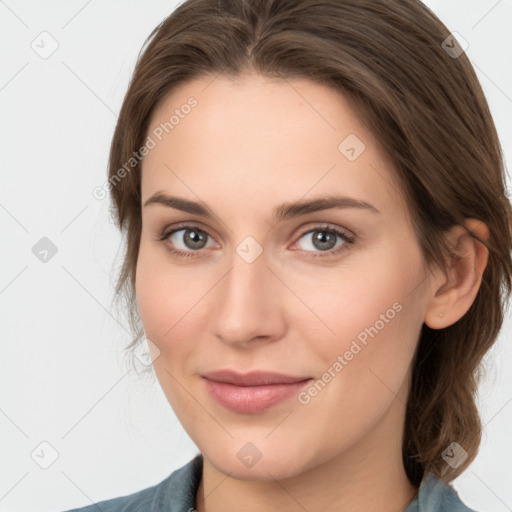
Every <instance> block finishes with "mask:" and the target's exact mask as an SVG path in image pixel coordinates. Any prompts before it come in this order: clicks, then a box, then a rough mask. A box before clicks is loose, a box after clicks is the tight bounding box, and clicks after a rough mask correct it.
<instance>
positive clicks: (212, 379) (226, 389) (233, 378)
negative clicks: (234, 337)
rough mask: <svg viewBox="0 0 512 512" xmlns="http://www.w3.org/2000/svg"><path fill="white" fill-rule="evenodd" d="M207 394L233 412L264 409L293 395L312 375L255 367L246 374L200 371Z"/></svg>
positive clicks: (254, 411)
mask: <svg viewBox="0 0 512 512" xmlns="http://www.w3.org/2000/svg"><path fill="white" fill-rule="evenodd" d="M201 377H202V379H203V381H204V382H205V385H206V388H207V390H208V392H209V393H210V396H211V397H212V398H213V399H214V400H215V401H216V402H217V403H219V404H220V405H222V406H223V407H225V408H226V409H229V410H231V411H234V412H239V413H257V412H263V411H266V410H268V409H270V408H271V407H274V406H275V405H277V404H279V403H281V402H283V401H285V400H287V399H288V398H291V397H292V396H294V395H296V394H297V393H298V392H299V391H300V390H301V389H302V388H303V387H304V386H305V385H306V384H307V383H309V382H310V381H311V380H312V378H311V377H302V376H292V375H284V374H281V373H273V372H262V371H254V372H250V373H246V374H241V373H237V372H234V371H232V370H222V371H215V372H209V373H205V374H202V375H201Z"/></svg>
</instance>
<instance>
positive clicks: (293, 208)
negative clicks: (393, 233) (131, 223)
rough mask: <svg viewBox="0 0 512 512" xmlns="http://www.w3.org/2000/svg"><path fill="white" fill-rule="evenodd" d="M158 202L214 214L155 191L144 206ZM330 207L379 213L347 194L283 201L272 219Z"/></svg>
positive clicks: (276, 219)
mask: <svg viewBox="0 0 512 512" xmlns="http://www.w3.org/2000/svg"><path fill="white" fill-rule="evenodd" d="M152 204H160V205H163V206H166V207H168V208H174V209H176V210H181V211H183V212H187V213H190V214H192V215H199V216H201V217H204V218H206V219H213V218H214V217H215V215H214V214H213V212H212V211H211V210H210V209H209V208H208V207H206V206H204V205H203V204H201V203H198V202H196V201H191V200H190V199H185V198H183V197H176V196H170V195H167V194H165V193H163V192H156V193H155V194H153V195H152V196H151V197H150V198H149V199H148V200H147V201H146V202H145V203H144V207H146V206H149V205H152ZM331 208H357V209H363V210H368V211H370V212H372V213H377V214H379V213H380V211H379V210H378V209H377V208H375V206H373V205H372V204H370V203H368V202H366V201H362V200H360V199H355V198H352V197H347V196H332V195H330V196H325V197H319V198H316V199H305V200H301V201H296V202H291V203H283V204H281V205H279V206H277V207H276V208H275V209H274V212H273V219H274V221H281V220H285V219H290V218H293V217H299V216H300V215H306V214H308V213H312V212H317V211H321V210H329V209H331Z"/></svg>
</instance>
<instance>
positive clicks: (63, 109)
mask: <svg viewBox="0 0 512 512" xmlns="http://www.w3.org/2000/svg"><path fill="white" fill-rule="evenodd" d="M426 3H427V5H428V6H429V7H431V8H432V9H433V10H434V12H435V13H436V14H437V15H438V16H439V17H440V18H441V20H442V21H443V22H444V23H445V24H446V25H447V26H448V27H449V28H450V30H452V31H454V32H457V33H458V34H460V35H461V36H462V37H463V38H464V40H466V41H467V43H468V44H469V47H468V48H467V50H466V51H467V54H468V55H469V57H470V59H471V61H472V62H473V64H474V66H475V69H476V71H477V74H478V76H479V78H480V80H481V83H482V86H483V88H484V91H485V93H486V95H487V98H488V101H489V103H490V107H491V111H492V113H493V115H494V119H495V122H496V125H497V128H498V132H499V134H500V138H501V141H502V145H503V148H504V151H505V157H506V162H507V163H508V164H509V165H510V162H511V159H512V59H511V58H510V49H511V48H512V1H511V0H500V1H496V0H471V1H468V0H429V1H427V2H426ZM176 5H177V2H176V1H175V0H171V1H164V0H153V1H152V2H143V1H142V0H139V1H135V0H130V1H127V0H124V1H121V0H107V1H105V0H104V1H101V2H100V1H99V0H89V1H86V0H80V1H77V0H73V1H70V0H67V1H63V0H52V1H40V0H38V1H35V0H24V1H21V0H0V141H1V142H0V151H1V160H0V169H1V171H0V172H1V178H2V181H1V187H0V228H1V240H2V242H1V246H2V249H1V251H0V254H1V267H0V314H1V323H0V329H1V332H0V336H1V337H0V340H1V349H0V350H1V352H0V354H1V355H0V511H13V512H15V511H29V510H30V511H32V512H38V511H61V510H66V509H68V508H72V507H78V506H85V505H88V504H91V503H92V502H97V501H101V500H104V499H108V498H113V497H117V496H122V495H126V494H131V493H133V492H135V491H137V490H140V489H143V488H145V487H149V486H152V485H154V484H156V483H158V482H160V481H161V480H163V479H164V478H165V477H167V476H168V475H169V474H170V473H171V472H172V471H173V470H175V469H177V468H179V467H181V466H182V465H184V464H185V463H186V462H188V461H189V460H190V459H191V458H192V457H193V456H194V455H195V453H196V447H195V446H194V444H193V443H192V442H191V440H190V439H189V438H188V436H187V434H186V433H185V432H184V431H183V429H182V428H181V425H180V424H179V423H178V421H177V419H176V417H175V416H174V414H173V412H172V410H171V408H170V406H169V405H168V403H167V401H166V399H165V397H164V395H163V393H162V391H161V389H160V387H159V385H158V383H157V382H156V380H155V381H151V380H148V379H141V378H140V377H139V376H138V375H137V374H136V373H135V372H134V371H129V370H128V366H127V363H126V362H125V361H124V356H123V355H122V353H121V350H122V348H123V347H124V346H126V344H127V343H128V342H129V341H130V339H131V338H130V334H129V330H128V324H127V321H126V318H123V317H122V316H119V315H116V314H114V312H113V310H112V308H111V307H110V304H111V300H112V296H113V285H114V282H115V277H116V272H115V271H116V269H117V268H118V265H119V263H120V258H121V250H120V249H121V245H120V244H121V237H120V235H119V233H118V232H117V231H116V229H115V227H114V226H113V224H112V222H111V219H110V216H109V199H108V198H106V199H103V200H98V199H95V198H94V197H93V195H92V190H93V189H94V187H97V186H99V185H102V184H103V183H104V182H105V179H106V169H107V157H108V151H109V145H110V141H111V136H112V133H113V130H114V126H115V122H116V118H117V113H118V112H119V109H120V106H121V102H122V99H123V96H124V94H125V92H126V88H127V85H128V80H129V78H130V76H131V73H132V71H133V68H134V65H135V61H136V58H137V55H138V52H139V50H140V48H141V46H142V44H143V42H144V40H145V38H146V37H147V36H148V35H149V33H150V32H151V30H152V29H153V28H154V27H155V26H156V25H157V24H158V23H159V22H160V21H162V20H163V18H164V17H165V16H167V15H168V14H170V13H171V12H172V11H173V9H174V8H175V7H176ZM42 33H43V34H42ZM42 38H44V44H43V43H41V40H42ZM440 44H441V41H440ZM43 47H44V48H43ZM52 50H54V51H53V53H52V54H51V55H45V54H44V52H45V51H46V52H50V51H52ZM42 239H43V240H42ZM37 244H39V245H37ZM41 247H44V248H45V249H44V250H47V251H48V253H47V255H48V256H47V261H46V262H43V261H41V259H40V258H39V257H38V256H37V254H38V251H37V249H38V248H39V249H40V248H41ZM511 325H512V322H511V316H510V313H509V315H508V317H507V319H506V322H505V325H504V328H503V331H502V333H501V336H500V338H499V341H498V343H497V344H496V346H495V347H494V349H493V350H492V352H491V353H490V354H489V357H487V358H486V367H487V376H486V379H485V381H484V383H483V385H482V387H481V390H480V394H479V404H480V410H481V413H482V418H483V423H484V425H485V427H484V430H483V441H482V445H481V449H480V452H479V454H478V456H477V458H476V460H475V461H474V463H473V464H472V465H471V466H470V467H469V469H468V470H467V471H466V472H465V473H464V474H463V475H462V476H461V477H459V478H458V479H456V480H455V481H454V487H455V488H456V489H457V490H458V492H459V493H460V495H461V496H462V498H463V500H464V501H465V503H466V504H467V505H468V506H470V507H471V508H474V509H476V510H478V511H480V512H491V511H493V512H505V511H506V510H511V507H512V486H511V485H510V483H511V482H512V469H511V464H510V461H511V460H512V447H511V442H510V432H511V431H512V429H511V427H512V404H511V401H512V376H511V372H510V370H507V369H510V368H511V367H512V349H511V345H510V338H511V336H510V335H511ZM43 466H47V467H46V468H45V467H43Z"/></svg>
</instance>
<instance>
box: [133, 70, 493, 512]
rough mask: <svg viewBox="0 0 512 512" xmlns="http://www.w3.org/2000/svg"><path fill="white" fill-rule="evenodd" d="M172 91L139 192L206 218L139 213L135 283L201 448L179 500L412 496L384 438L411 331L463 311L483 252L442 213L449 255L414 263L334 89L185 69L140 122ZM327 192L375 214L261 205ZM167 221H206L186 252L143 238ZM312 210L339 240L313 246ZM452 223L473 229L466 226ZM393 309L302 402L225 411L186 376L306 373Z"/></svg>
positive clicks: (396, 449) (157, 115) (377, 159)
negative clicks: (247, 453)
mask: <svg viewBox="0 0 512 512" xmlns="http://www.w3.org/2000/svg"><path fill="white" fill-rule="evenodd" d="M190 96H194V97H195V98H196V99H197V101H198V104H197V106H196V107H195V108H194V109H192V110H191V112H190V113H189V114H188V115H187V116H184V118H183V119H180V121H179V124H177V125H176V126H175V127H174V128H173V130H172V131H170V132H169V133H168V134H167V135H165V136H164V137H163V138H162V141H160V142H158V144H157V145H156V147H154V148H153V149H152V150H151V151H150V152H149V154H148V155H147V156H146V157H145V159H144V161H143V169H142V185H141V194H142V205H144V203H145V202H146V201H147V200H148V199H149V198H150V197H151V196H152V195H153V194H155V193H156V192H164V193H167V194H172V195H174V196H179V197H182V198H186V199H189V200H192V201H198V202H201V203H202V204H203V205H205V206H207V208H208V209H209V210H210V211H211V212H212V213H213V217H212V218H204V217H201V216H199V215H197V214H191V213H186V212H183V211H180V210H178V209H174V208H170V207H167V206H164V205H161V204H150V205H148V206H144V207H143V208H142V224H143V226H142V234H141V242H140V252H139V259H138V263H137V274H136V275H137V278H136V295H137V301H138V306H139V311H140V314H141V318H142V322H143V325H144V328H145V331H146V336H147V338H148V339H149V340H151V342H152V343H154V345H155V346H156V347H158V350H159V351H160V352H159V355H158V357H157V358H156V359H155V360H154V363H153V364H154V369H155V373H156V375H157V378H158V380H159V382H160V385H161V386H162V389H163V391H164V393H165V396H166V397H167V399H168V401H169V403H170V405H171V406H172V408H173V410H174V411H175V414H176V415H177V417H178V419H179V420H180V422H181V423H182V425H183V427H184V428H185V430H186V431H187V433H188V434H189V435H190V437H191V439H192V440H193V441H194V442H195V443H196V445H197V446H198V448H199V449H200V451H201V453H202V454H203V456H204V469H203V478H202V480H201V484H200V487H199V490H198V493H197V504H196V508H197V510H198V511H199V512H203V511H208V512H213V511H217V510H219V511H220V510H222V511H230V510H239V508H240V507H239V505H240V503H243V504H244V510H247V511H254V512H255V511H261V510H271V509H272V510H283V511H299V510H301V511H302V510H308V511H320V510H322V511H328V510H351V511H363V510H364V511H365V512H371V511H377V510H378V511H379V512H383V511H390V512H392V511H393V512H397V511H400V510H404V509H405V508H406V506H407V504H408V503H409V502H410V501H411V500H412V499H413V497H414V495H415V493H416V492H417V489H416V488H414V487H413V486H412V485H411V483H410V482H409V480H408V479H407V476H406V474H405V470H404V467H403V463H402V454H401V443H402V428H403V423H404V414H405V404H406V401H407V395H408V387H409V381H410V375H411V366H412V360H413V356H414V353H415V348H416V346H417V341H418V337H419V333H420V330H421V327H422V325H423V323H424V322H425V323H427V324H428V325H430V326H431V327H432V328H443V327H446V326H447V325H450V324H452V323H454V322H455V321H457V320H458V319H459V318H460V317H461V316H462V315H463V314H464V313H465V312H466V311H467V310H468V309H469V307H470V305H471V303H472V302H473V300H474V298H475V296H476V293H477V291H478V287H479V285H480V276H481V274H482V272H483V269H484V268H485V264H486V262H487V251H486V249H485V248H484V247H483V246H482V245H481V244H479V243H477V242H476V241H475V240H474V239H473V238H471V237H469V236H467V235H465V231H464V229H463V228H462V227H461V226H457V227H455V228H454V229H452V231H450V233H449V234H448V235H447V236H449V237H450V240H451V241H452V242H453V246H454V248H455V247H456V250H457V251H458V253H459V254H461V255H463V257H462V258H461V259H460V260H454V262H453V264H452V266H451V267H450V268H449V272H448V273H447V274H444V273H443V272H441V271H440V270H439V269H437V268H428V267H427V265H426V264H425V262H424V260H423V256H422V253H421V251H420V247H419V245H418V242H417V239H416V237H415V234H414V232H413V229H412V226H411V221H410V215H409V212H408V209H407V206H406V203H405V201H404V199H403V197H402V196H401V191H400V186H399V183H398V182H397V180H396V178H395V175H394V171H393V166H392V163H391V161H390V160H389V159H388V158H387V157H386V155H385V153H384V151H383V150H382V148H381V147H380V145H379V142H378V141H377V140H376V139H375V138H374V136H373V135H372V134H371V133H370V132H369V131H368V129H367V128H366V127H365V126H364V125H363V124H362V122H361V121H360V119H359V118H358V116H357V114H356V112H355V111H354V110H353V109H352V108H351V105H350V102H349V100H348V99H346V98H345V97H344V96H342V95H341V94H340V93H339V92H336V91H334V90H332V89H330V88H327V87H325V86H323V85H320V84H317V83H315V82H311V81H308V80H305V79H294V80H284V79H276V80H271V79H268V78H263V77H261V76H259V75H254V74H250V75H249V74H247V75H244V76H243V77H239V78H237V79H236V81H234V80H233V79H230V78H228V77H224V76H220V77H217V78H215V79H213V78H212V77H202V78H200V79H196V80H194V81H191V82H188V83H186V84H184V85H182V86H180V87H179V88H178V89H174V90H173V91H172V92H171V94H169V95H168V96H167V97H166V98H165V100H164V101H163V102H162V103H161V104H160V105H158V108H157V109H156V110H155V111H154V112H153V116H152V118H151V122H150V127H149V130H148V134H150V133H151V131H152V130H153V129H154V128H156V127H158V126H159V124H160V123H164V122H166V121H168V120H169V117H170V116H171V115H172V114H173V112H174V110H175V109H176V108H180V106H182V105H184V104H185V103H186V102H187V99H188V98H189V97H190ZM350 134H355V135H356V136H357V137H358V138H359V140H360V141H362V142H363V143H364V145H365V146H366V147H365V149H364V151H363V152H362V153H361V154H360V156H358V158H356V159H355V160H354V161H350V160H349V159H347V158H346V156H345V155H344V154H343V153H342V152H340V150H339V149H338V146H339V144H340V143H341V142H342V141H343V140H344V139H345V138H346V137H347V136H348V135H350ZM329 194H338V195H344V196H348V197H351V198H356V199H358V200H362V201H366V202H368V203H370V204H371V205H373V206H374V207H375V208H376V209H377V210H378V212H379V213H375V212H373V211H371V210H369V209H363V208H353V207H350V208H331V209H327V210H321V211H315V212H311V213H307V214H303V215H301V216H298V217H293V218H288V219H285V220H280V221H277V222H275V221H273V219H272V211H273V209H274V208H275V207H277V205H281V204H282V203H287V202H296V201H299V200H305V199H313V198H317V197H322V196H326V195H329ZM182 222H185V223H189V224H193V226H194V227H196V229H202V230H204V231H205V232H206V233H207V234H208V236H207V237H206V240H207V241H206V242H205V246H204V247H203V248H199V249H196V248H195V247H196V246H194V245H190V242H189V243H188V245H186V243H187V239H185V241H184V236H183V235H185V234H187V233H190V232H187V231H179V232H177V233H175V234H173V235H172V236H170V237H168V238H167V239H166V240H164V241H159V240H158V237H159V236H160V235H162V233H163V232H164V231H166V230H169V229H170V228H171V227H173V226H176V224H178V223H182ZM325 223H327V224H328V227H329V228H333V227H334V228H338V229H340V230H342V231H344V232H345V233H347V234H349V235H350V236H353V237H354V243H353V244H349V243H348V242H344V241H343V239H341V238H339V237H337V236H336V237H335V243H334V242H333V243H332V246H334V245H335V247H334V248H331V247H332V246H329V247H328V248H327V249H325V246H321V245H320V246H318V245H315V244H314V243H313V239H312V234H313V232H314V231H315V229H316V230H320V231H321V232H322V233H324V234H325V229H324V228H325ZM467 226H468V227H470V228H471V229H473V230H474V231H475V232H476V233H477V234H479V235H480V236H481V237H482V238H484V239H485V238H486V237H487V236H488V233H487V229H486V227H485V225H483V224H482V223H480V222H479V221H476V220H473V219H468V222H467ZM176 229H179V227H176ZM181 229H182V230H183V229H184V228H183V227H181ZM328 233H331V235H332V232H331V231H329V229H327V234H328ZM248 236H251V237H253V239H255V241H256V242H257V244H258V245H259V247H260V248H261V250H262V253H261V254H260V255H259V257H257V258H256V259H255V260H254V261H253V262H251V263H248V262H247V261H246V260H245V259H243V258H242V257H241V256H240V255H239V254H238V253H237V247H238V246H239V245H240V244H241V242H242V241H244V239H245V238H246V237H248ZM332 236H335V235H332ZM242 246H243V244H242ZM172 247H175V248H178V249H181V250H183V251H188V252H189V253H194V251H195V253H196V255H195V256H193V257H179V256H177V255H175V254H173V253H171V252H170V251H169V249H170V248H172ZM245 247H246V248H248V249H249V252H250V253H253V251H254V247H255V246H252V245H251V246H245ZM322 247H324V248H323V249H322ZM340 247H342V248H343V250H341V251H340V252H338V253H336V254H335V251H336V250H338V249H339V248H340ZM329 250H330V255H329V253H328V251H329ZM454 250H455V249H454ZM313 255H317V257H313ZM393 304H395V306H396V305H397V304H398V305H399V306H401V309H400V311H399V312H396V314H395V315H394V317H393V318H392V319H390V320H389V319H388V322H385V324H384V327H383V328H382V329H380V330H379V331H378V334H377V335H376V336H375V337H373V338H368V341H367V344H366V345H365V346H362V345H361V343H359V345H361V346H362V349H361V350H360V351H359V352H358V353H357V354H356V355H354V356H353V358H352V359H351V360H350V361H347V364H346V365H344V366H343V369H342V370H341V371H339V372H337V373H336V372H334V373H335V377H333V378H332V379H331V380H330V382H328V383H327V385H326V386H325V387H324V388H323V389H322V390H321V391H320V392H318V393H317V394H316V396H312V397H311V396H310V401H309V402H308V403H300V402H299V400H298V399H297V397H296V396H293V397H292V398H290V399H287V400H286V401H284V402H282V403H280V404H278V405H276V406H274V407H272V408H271V409H269V410H267V411H265V412H259V413H253V414H250V413H238V412H233V411H230V410H228V409H225V408H224V407H223V406H221V405H220V404H218V403H217V402H216V401H215V400H213V399H212V398H211V396H210V395H209V393H208V392H207V389H206V387H205V383H204V381H203V379H202V378H201V377H200V374H202V373H204V372H207V371H213V370H218V369H226V368H230V369H235V370H237V371H238V372H241V373H246V372H249V371H252V370H266V371H275V372H280V373H285V374H289V375H295V376H304V377H312V378H313V379H315V380H317V379H321V378H322V375H324V374H325V373H326V372H327V371H328V369H329V368H331V369H332V367H333V363H335V362H336V361H337V360H338V359H337V358H338V356H340V355H341V356H343V354H345V353H346V352H347V350H349V348H350V346H351V343H352V342H353V340H355V339H357V336H358V334H360V333H361V332H362V331H364V329H365V328H367V327H369V326H373V325H376V321H377V320H379V319H381V318H382V317H381V315H382V314H385V312H386V311H388V310H389V309H390V308H392V307H393V306H392V305H393ZM331 373H332V370H331ZM248 442H250V443H252V444H253V445H254V446H255V447H256V448H257V450H258V451H259V453H260V454H261V458H260V459H259V460H258V461H257V462H256V463H255V464H254V465H253V466H252V467H248V466H246V465H245V464H243V463H242V462H241V460H240V459H239V458H238V457H237V453H238V452H239V450H240V449H241V448H242V447H243V446H244V445H246V443H248Z"/></svg>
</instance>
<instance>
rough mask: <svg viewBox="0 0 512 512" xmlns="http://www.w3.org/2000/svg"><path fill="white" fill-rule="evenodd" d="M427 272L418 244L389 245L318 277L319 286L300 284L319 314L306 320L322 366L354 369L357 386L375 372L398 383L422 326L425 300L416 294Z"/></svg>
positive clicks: (353, 382) (372, 377)
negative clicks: (397, 246) (405, 246)
mask: <svg viewBox="0 0 512 512" xmlns="http://www.w3.org/2000/svg"><path fill="white" fill-rule="evenodd" d="M422 275H423V274H422V271H421V256H420V253H419V252H418V251H417V250H416V247H415V246H414V245H411V246H410V248H409V249H407V248H406V249H405V250H404V248H403V247H402V249H401V251H400V252H399V251H397V250H395V249H393V247H387V248H386V250H382V251H381V253H380V254H379V255H376V254H373V255H371V257H369V258H364V260H363V259H362V258H361V259H359V260H358V261H357V263H354V265H352V266H350V267H348V266H346V267H340V270H339V272H337V273H336V274H334V273H332V272H331V273H330V274H329V279H326V278H325V279H324V278H319V279H317V280H316V281H315V282H316V285H315V286H312V284H313V283H306V282H304V281H303V282H302V284H301V285H300V287H299V286H298V287H297V288H295V289H296V290H297V289H298V290H299V293H302V294H303V295H302V296H303V297H305V302H307V304H308V306H309V307H310V308H311V310H312V311H314V312H315V314H316V317H317V318H318V319H319V320H316V319H313V321H311V319H310V321H309V322H308V323H307V325H306V323H304V324H303V325H302V329H309V333H310V336H311V339H313V340H314V343H312V344H311V347H312V349H313V350H312V353H310V354H309V355H310V356H312V358H314V359H315V360H316V365H315V367H316V369H317V370H318V371H320V372H322V371H323V372H327V371H328V370H329V369H330V368H331V370H330V371H331V373H332V372H333V371H334V372H335V373H336V370H338V374H340V375H341V373H344V374H350V379H351V380H350V383H349V382H348V381H347V385H350V386H351V387H352V385H353V386H354V387H357V385H358V383H360V382H361V379H363V380H365V382H367V383H368V382H371V381H372V380H373V381H375V379H376V376H375V375H372V371H374V372H375V373H377V375H378V376H382V379H383V380H384V381H385V382H387V381H389V383H390V384H391V385H392V387H393V389H395V387H396V388H398V387H399V384H400V380H401V378H403V376H404V374H405V372H406V371H407V369H408V366H409V363H410V360H411V358H412V356H413V353H414V349H415V346H416V343H417V338H418V334H419V330H420V328H421V325H422V316H421V313H422V304H421V301H420V299H419V295H418V294H417V293H414V289H415V288H416V287H417V286H418V283H420V282H421V279H422ZM316 277H317V278H318V277H319V276H316ZM307 290H309V293H307ZM312 290H313V291H312ZM308 325H309V327H308ZM319 329H320V330H319ZM319 332H321V333H322V335H319ZM338 356H341V361H340V358H339V357H338ZM335 364H336V366H335V368H333V365H335ZM349 366H350V367H351V370H350V371H349V372H347V371H345V369H348V367H349ZM342 370H343V371H342ZM370 370H372V371H370ZM328 378H329V377H328V376H326V379H328ZM347 378H348V376H347ZM338 380H343V379H338Z"/></svg>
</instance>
